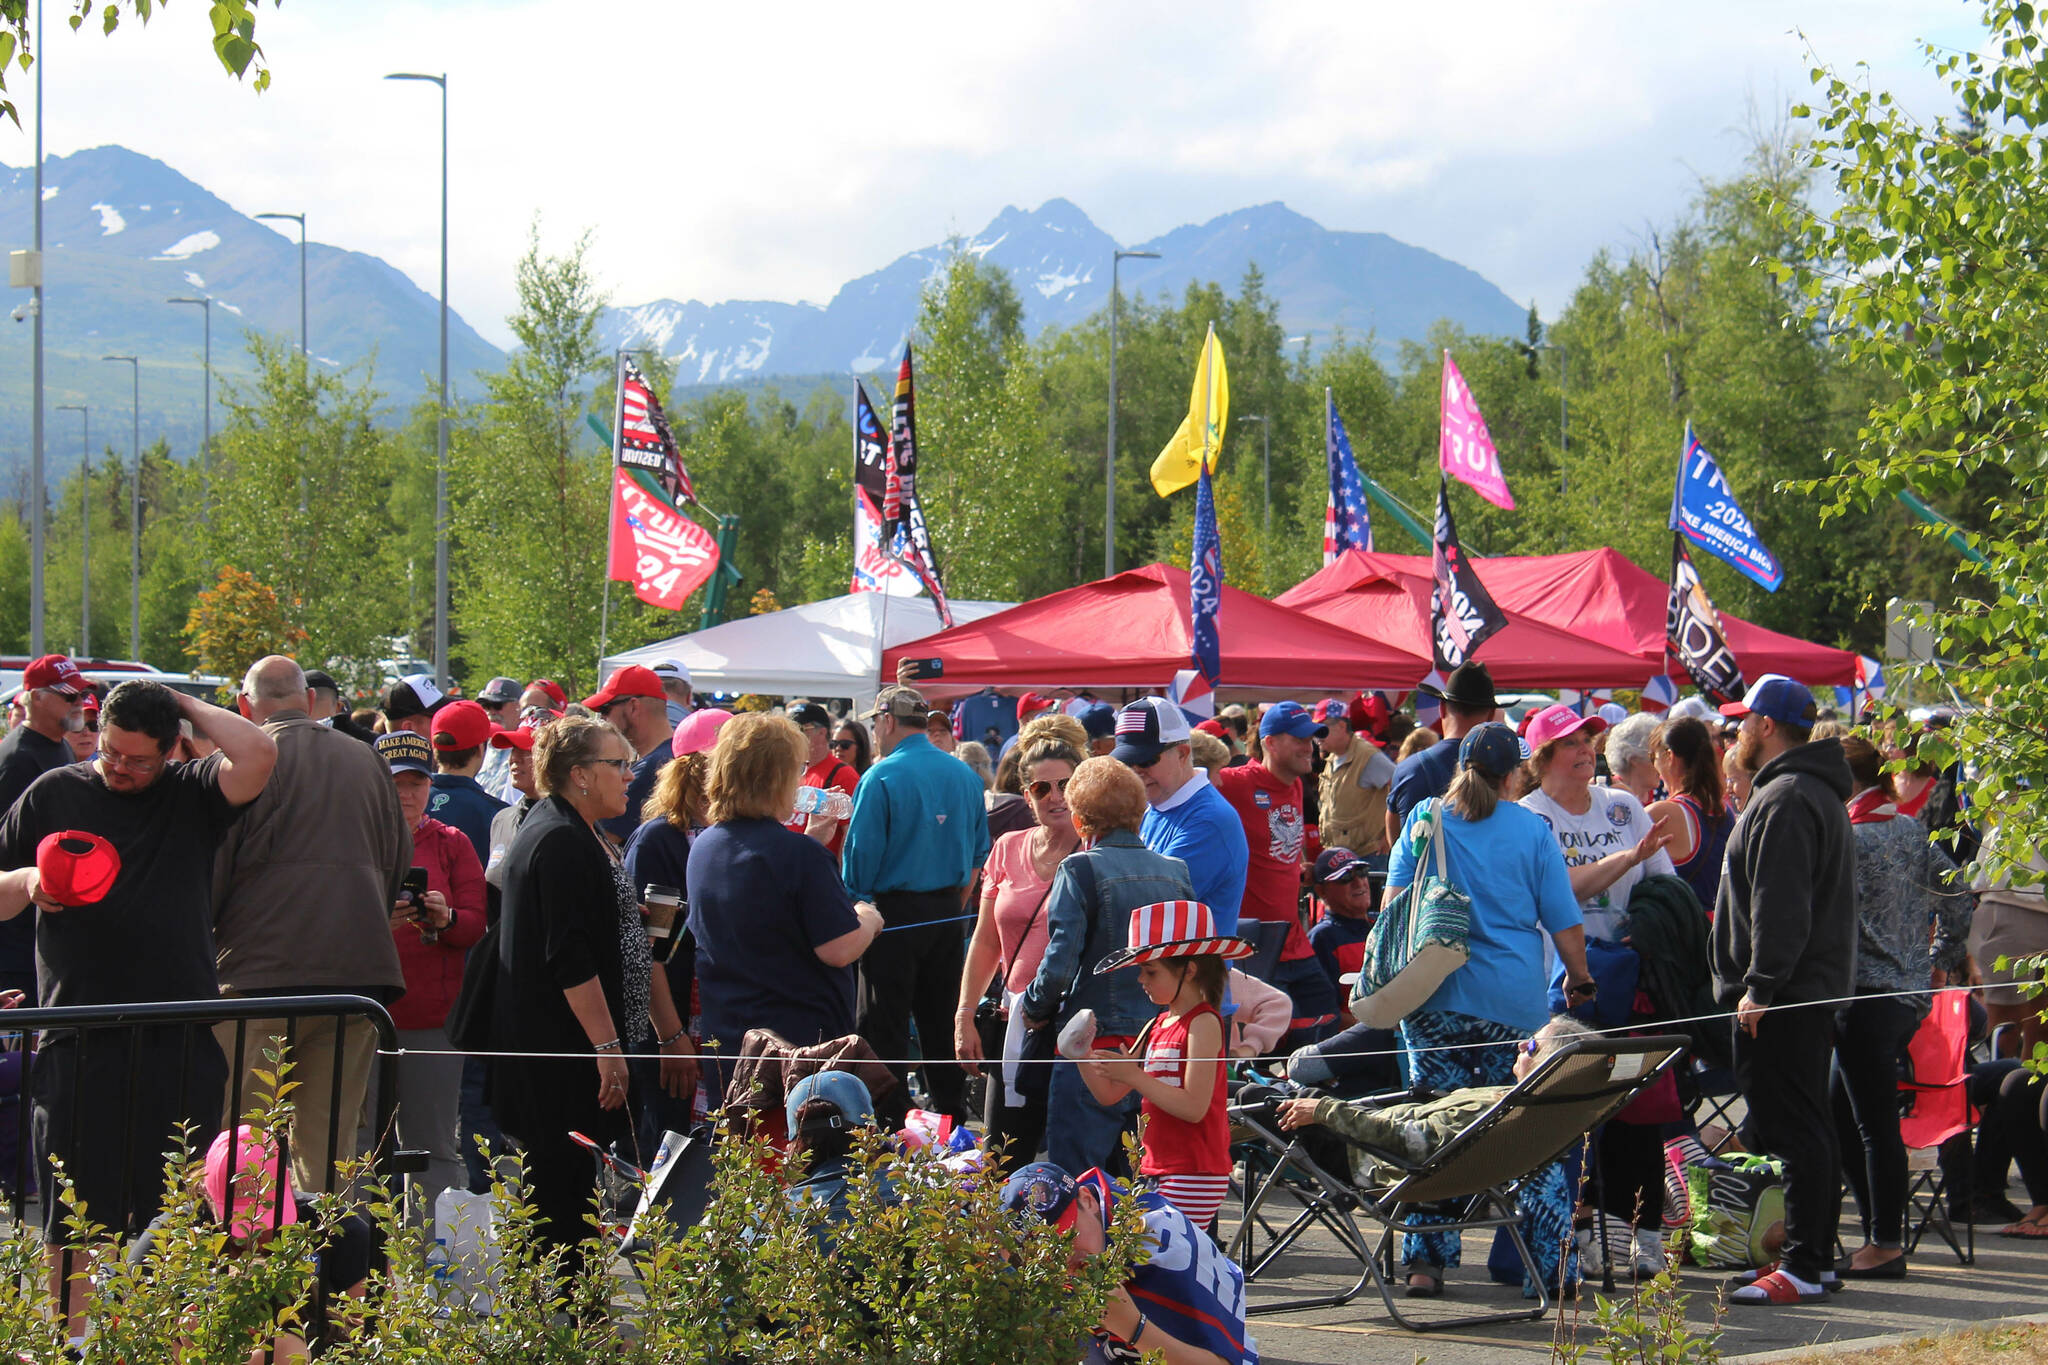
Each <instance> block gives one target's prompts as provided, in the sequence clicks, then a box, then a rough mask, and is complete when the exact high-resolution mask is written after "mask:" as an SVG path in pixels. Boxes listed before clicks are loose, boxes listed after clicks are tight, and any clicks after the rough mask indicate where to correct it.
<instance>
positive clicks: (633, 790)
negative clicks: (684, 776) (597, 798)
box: [597, 735, 682, 886]
mask: <svg viewBox="0 0 2048 1365" xmlns="http://www.w3.org/2000/svg"><path fill="white" fill-rule="evenodd" d="M674 757H675V736H673V735H671V736H669V737H668V738H667V739H665V740H663V741H662V742H661V743H659V744H657V745H655V746H654V747H653V748H652V749H649V750H648V751H647V752H646V753H644V754H642V755H641V756H640V757H639V758H638V759H636V760H634V762H633V776H632V779H631V780H630V781H628V782H627V783H626V813H625V814H624V815H619V816H614V817H613V818H612V819H609V820H600V821H598V822H597V827H598V828H599V829H601V830H603V831H604V832H605V833H606V834H609V835H611V836H612V838H614V839H617V840H618V841H619V842H620V843H624V842H625V841H626V840H628V839H630V838H632V837H633V832H634V831H635V830H637V829H639V828H640V809H641V807H643V806H645V805H646V804H647V798H648V797H650V796H652V795H654V780H655V779H656V778H658V777H660V776H661V770H662V768H663V766H665V765H666V764H667V763H668V761H669V760H670V759H671V758H674ZM662 885H664V886H680V885H682V883H680V882H664V883H662Z"/></svg>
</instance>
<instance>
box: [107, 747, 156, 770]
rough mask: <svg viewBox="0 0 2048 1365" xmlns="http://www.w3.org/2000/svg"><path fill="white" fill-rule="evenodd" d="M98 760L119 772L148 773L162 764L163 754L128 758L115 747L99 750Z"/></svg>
mask: <svg viewBox="0 0 2048 1365" xmlns="http://www.w3.org/2000/svg"><path fill="white" fill-rule="evenodd" d="M100 762H102V763H104V764H106V765H107V766H108V767H109V768H113V769H116V770H117V771H120V772H129V773H149V772H155V771H156V770H157V769H158V768H160V767H162V766H163V763H164V756H163V755H162V754H156V755H154V756H152V757H149V758H130V757H129V756H128V755H126V754H124V753H121V752H119V751H118V750H115V749H102V750H100Z"/></svg>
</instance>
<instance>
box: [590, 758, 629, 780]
mask: <svg viewBox="0 0 2048 1365" xmlns="http://www.w3.org/2000/svg"><path fill="white" fill-rule="evenodd" d="M600 764H602V765H604V766H605V767H608V768H615V769H617V770H618V773H619V775H620V776H621V777H623V776H625V775H626V774H627V773H629V772H631V771H633V760H632V759H630V758H593V759H591V760H590V766H591V767H593V768H595V767H597V766H598V765H600Z"/></svg>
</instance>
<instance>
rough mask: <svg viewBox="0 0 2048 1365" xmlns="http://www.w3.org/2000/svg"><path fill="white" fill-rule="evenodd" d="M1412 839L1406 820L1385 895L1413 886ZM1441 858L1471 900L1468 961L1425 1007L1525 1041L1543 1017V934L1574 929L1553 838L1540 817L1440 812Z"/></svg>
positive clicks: (1514, 810) (1506, 809)
mask: <svg viewBox="0 0 2048 1365" xmlns="http://www.w3.org/2000/svg"><path fill="white" fill-rule="evenodd" d="M1404 766H1405V765H1404ZM1436 809H1442V807H1441V805H1440V804H1439V805H1438V806H1437V807H1436ZM1415 833H1416V831H1415V820H1414V816H1413V814H1412V813H1411V814H1410V816H1409V819H1408V820H1407V821H1406V822H1405V823H1404V824H1403V826H1402V829H1401V840H1400V842H1399V843H1397V844H1395V845H1394V857H1393V861H1392V862H1391V863H1390V864H1388V867H1387V889H1388V892H1389V893H1390V894H1391V893H1392V891H1393V889H1394V888H1395V887H1397V886H1407V885H1408V884H1409V883H1411V882H1412V881H1414V880H1415V863H1416V850H1415V847H1414V843H1415V840H1414V835H1415ZM1444 852H1445V857H1446V859H1447V861H1448V862H1449V863H1450V867H1449V870H1448V871H1449V876H1450V879H1451V881H1452V883H1453V884H1455V885H1456V886H1458V887H1459V888H1460V889H1462V890H1463V891H1464V892H1465V894H1466V895H1468V896H1470V897H1471V898H1472V930H1471V935H1470V938H1469V943H1470V946H1471V949H1472V956H1471V959H1470V960H1469V961H1468V962H1466V963H1465V965H1464V966H1462V967H1460V968H1458V970H1456V971H1455V972H1452V973H1451V974H1450V976H1449V977H1447V978H1446V979H1445V980H1444V984H1443V985H1441V986H1439V987H1437V990H1436V994H1435V995H1432V996H1430V997H1429V1000H1428V1003H1427V1004H1426V1005H1425V1006H1424V1008H1426V1009H1433V1010H1456V1011H1457V1012H1458V1013H1460V1014H1469V1015H1471V1016H1473V1017H1474V1018H1476V1019H1490V1020H1492V1021H1493V1022H1494V1023H1497V1024H1506V1025H1508V1026H1509V1027H1510V1028H1518V1029H1527V1030H1529V1031H1530V1032H1532V1033H1533V1032H1534V1031H1535V1030H1537V1029H1539V1028H1541V1027H1542V1026H1543V1024H1544V1021H1545V1020H1547V1019H1549V1018H1550V1002H1549V996H1548V992H1547V991H1546V989H1545V988H1546V986H1547V984H1548V974H1547V972H1546V970H1545V967H1544V963H1543V931H1544V930H1546V929H1547V930H1549V931H1550V932H1551V933H1552V934H1555V933H1557V932H1559V931H1560V930H1563V929H1570V928H1574V927H1576V926H1577V925H1579V924H1580V923H1581V920H1580V918H1579V902H1578V901H1577V899H1576V898H1574V897H1573V895H1572V879H1571V874H1570V873H1569V872H1566V871H1565V866H1564V855H1563V854H1561V853H1559V852H1558V851H1557V840H1556V838H1555V837H1553V836H1552V835H1551V833H1550V826H1548V825H1546V824H1544V823H1543V818H1542V817H1541V816H1539V815H1537V814H1536V813H1535V812H1534V811H1530V810H1525V809H1524V808H1522V807H1521V806H1518V805H1516V804H1514V803H1513V802H1511V801H1503V802H1502V803H1501V804H1500V805H1499V806H1496V807H1495V808H1494V812H1493V814H1492V815H1490V816H1488V817H1487V818H1486V819H1484V820H1481V821H1480V822H1478V823H1477V824H1473V823H1471V822H1470V821H1467V820H1465V819H1462V818H1461V817H1459V816H1457V815H1453V814H1451V813H1450V812H1449V811H1444ZM1430 870H1431V871H1434V870H1435V868H1434V866H1433V865H1432V867H1431V869H1430Z"/></svg>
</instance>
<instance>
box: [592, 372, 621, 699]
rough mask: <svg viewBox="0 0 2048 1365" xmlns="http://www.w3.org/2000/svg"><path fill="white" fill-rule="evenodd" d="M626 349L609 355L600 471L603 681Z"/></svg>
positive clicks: (599, 665)
mask: <svg viewBox="0 0 2048 1365" xmlns="http://www.w3.org/2000/svg"><path fill="white" fill-rule="evenodd" d="M625 397H626V349H625V347H623V346H622V347H620V348H619V351H618V354H617V355H615V356H613V357H612V462H611V467H610V468H608V469H606V470H605V472H604V606H603V607H602V608H601V609H600V611H599V613H598V618H597V671H598V675H599V677H598V681H599V682H603V681H604V678H603V674H604V655H605V649H606V647H607V646H608V645H609V644H610V643H611V634H612V541H613V538H614V537H615V536H616V535H617V534H618V518H617V516H616V515H615V514H614V508H613V507H612V500H613V499H614V498H616V497H618V495H619V442H620V441H622V440H623V439H625V438H624V432H625V429H626V404H625Z"/></svg>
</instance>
